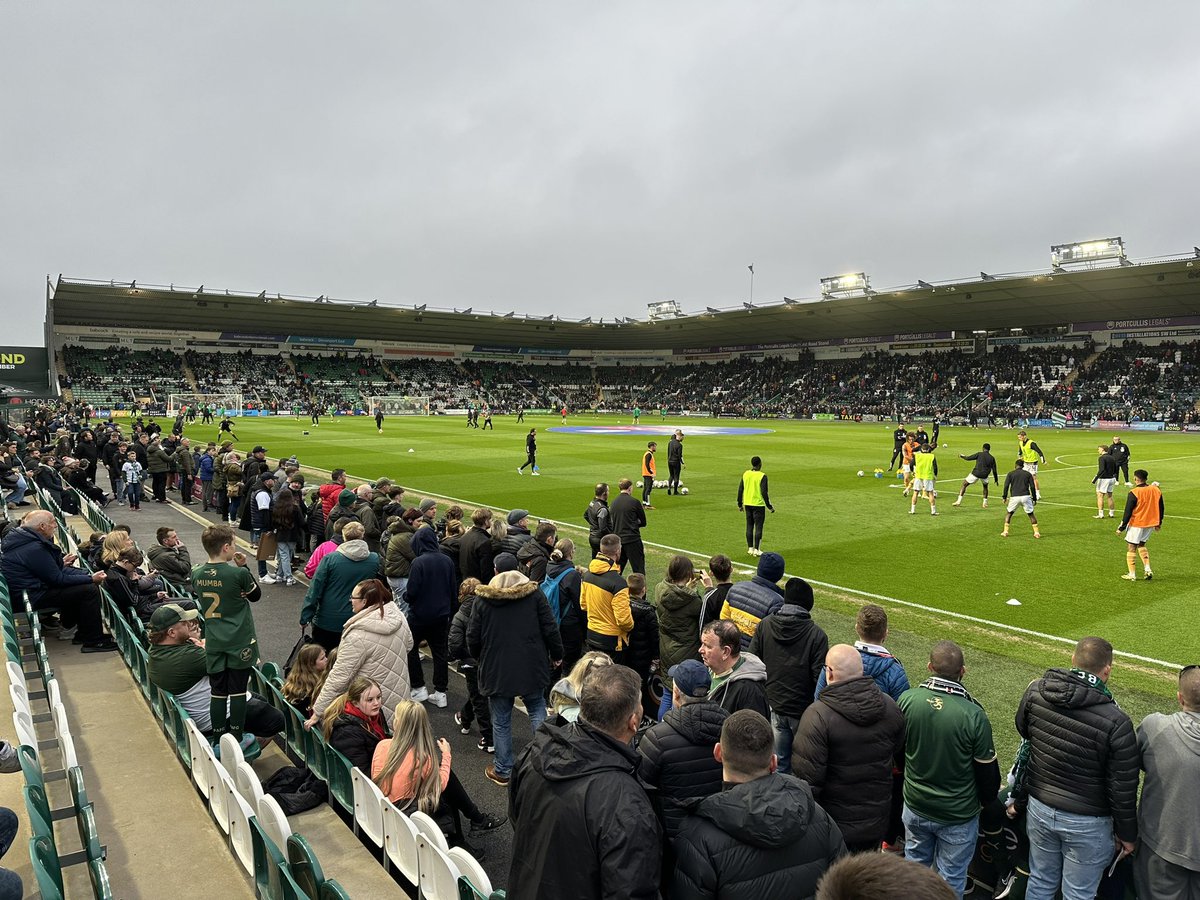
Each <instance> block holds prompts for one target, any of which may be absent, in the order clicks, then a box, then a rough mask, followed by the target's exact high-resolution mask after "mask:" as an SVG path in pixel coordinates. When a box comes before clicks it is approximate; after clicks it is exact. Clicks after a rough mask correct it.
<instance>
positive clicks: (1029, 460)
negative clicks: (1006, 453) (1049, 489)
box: [1017, 431, 1046, 500]
mask: <svg viewBox="0 0 1200 900" xmlns="http://www.w3.org/2000/svg"><path fill="white" fill-rule="evenodd" d="M1017 455H1018V456H1019V457H1021V460H1022V461H1023V462H1024V463H1025V471H1026V472H1028V473H1029V474H1030V475H1031V476H1033V499H1034V500H1041V499H1042V488H1041V485H1039V484H1038V477H1037V473H1038V463H1039V462H1041V463H1043V464H1045V462H1046V454H1045V453H1043V452H1042V448H1041V447H1039V446H1038V445H1037V441H1031V440H1030V439H1029V435H1027V434H1026V433H1025V432H1024V431H1018V432H1017Z"/></svg>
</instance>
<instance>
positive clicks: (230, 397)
mask: <svg viewBox="0 0 1200 900" xmlns="http://www.w3.org/2000/svg"><path fill="white" fill-rule="evenodd" d="M205 404H207V405H208V406H209V407H210V408H211V409H212V411H213V414H214V415H217V416H222V415H230V416H240V415H241V414H242V410H243V409H244V407H243V405H242V395H241V393H239V392H237V391H223V392H221V393H218V394H194V393H191V392H189V393H186V394H168V395H167V414H168V415H171V416H177V415H179V412H180V410H182V409H183V408H184V407H185V406H192V407H195V408H196V411H197V412H199V411H200V410H202V409H204V407H205Z"/></svg>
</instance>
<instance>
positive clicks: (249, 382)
mask: <svg viewBox="0 0 1200 900" xmlns="http://www.w3.org/2000/svg"><path fill="white" fill-rule="evenodd" d="M184 357H185V358H186V360H187V364H188V365H189V366H190V367H191V369H192V374H193V375H195V376H196V384H197V386H198V387H199V389H200V391H201V393H205V394H221V393H228V392H234V393H240V394H241V395H242V396H243V400H244V401H247V402H249V403H251V404H252V405H256V406H269V405H270V404H271V403H272V402H274V403H277V404H279V405H280V406H283V407H286V406H288V405H289V404H290V402H291V399H292V397H293V395H294V394H295V393H296V391H297V384H296V382H297V378H296V375H295V373H294V372H293V371H292V369H291V367H290V366H289V365H288V364H287V362H286V361H284V360H283V359H280V358H279V357H277V356H263V355H258V356H256V355H255V354H253V353H251V352H250V351H249V350H244V351H242V352H240V353H197V352H196V351H195V350H188V351H187V353H185V354H184Z"/></svg>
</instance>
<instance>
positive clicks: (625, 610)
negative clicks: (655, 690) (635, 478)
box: [579, 501, 636, 663]
mask: <svg viewBox="0 0 1200 900" xmlns="http://www.w3.org/2000/svg"><path fill="white" fill-rule="evenodd" d="M635 502H636V501H635ZM620 555H621V539H620V538H619V537H618V536H617V535H615V534H609V535H605V536H604V538H602V539H601V541H600V555H599V556H597V557H596V558H595V559H593V560H592V561H591V562H590V563H588V570H587V572H585V573H584V575H583V580H582V585H581V587H580V594H579V607H580V609H581V610H583V611H584V612H585V613H587V646H588V649H589V650H599V651H601V652H603V653H607V654H608V655H609V656H611V657H612V659H613V662H617V663H619V662H621V661H622V659H623V658H624V652H625V646H626V643H627V642H628V639H629V632H630V631H632V630H633V614H632V613H631V612H630V611H629V587H628V585H627V584H626V581H625V579H624V578H622V577H621V568H620V566H618V565H617V559H618V557H619V556H620Z"/></svg>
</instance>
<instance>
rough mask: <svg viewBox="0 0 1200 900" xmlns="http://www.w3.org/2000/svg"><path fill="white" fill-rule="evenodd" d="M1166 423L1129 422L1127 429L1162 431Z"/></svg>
mask: <svg viewBox="0 0 1200 900" xmlns="http://www.w3.org/2000/svg"><path fill="white" fill-rule="evenodd" d="M1166 424H1167V423H1166V422H1130V423H1129V427H1130V428H1131V429H1132V430H1133V431H1162V430H1163V426H1165V425H1166Z"/></svg>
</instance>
